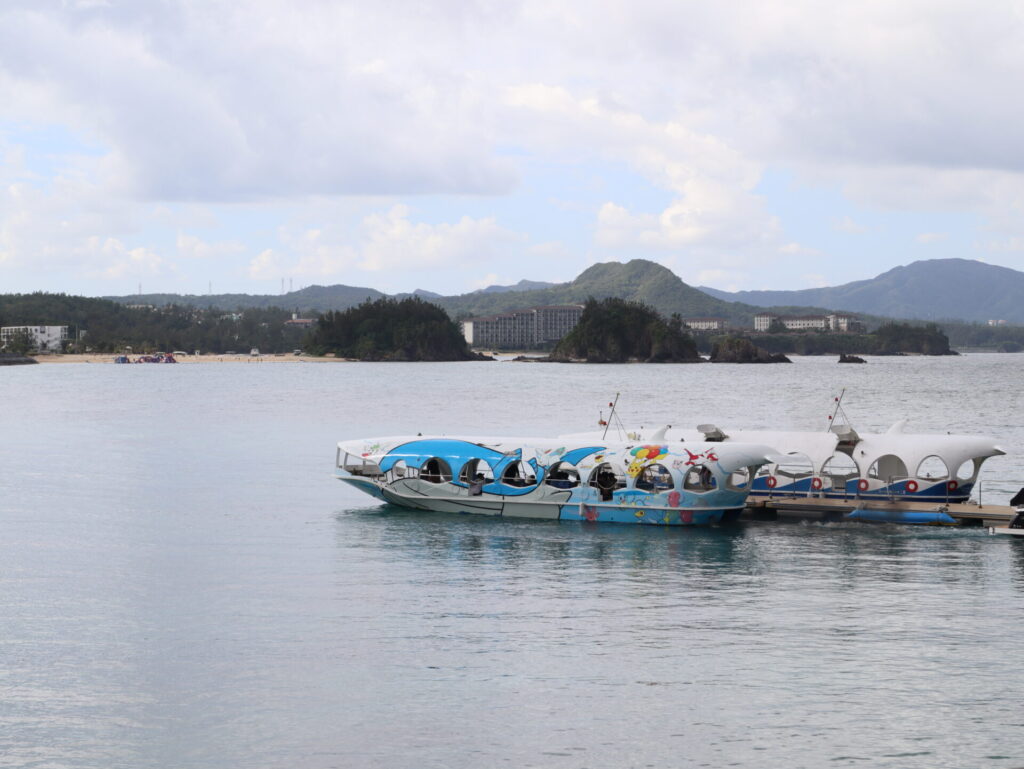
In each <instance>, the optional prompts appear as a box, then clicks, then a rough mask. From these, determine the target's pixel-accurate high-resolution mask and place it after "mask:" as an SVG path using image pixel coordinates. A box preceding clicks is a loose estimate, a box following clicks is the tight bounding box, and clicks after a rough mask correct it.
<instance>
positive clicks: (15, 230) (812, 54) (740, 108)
mask: <svg viewBox="0 0 1024 769" xmlns="http://www.w3.org/2000/svg"><path fill="white" fill-rule="evenodd" d="M1021 83H1024V7H1022V6H1021V5H1020V4H1019V3H1011V2H1001V1H1000V0H991V1H990V2H987V3H982V4H968V3H965V2H962V1H961V0H957V2H949V1H948V0H924V1H919V0H899V1H898V2H893V1H892V0H884V1H876V0H860V1H859V2H856V3H834V2H801V1H792V2H776V1H775V0H756V1H754V2H744V1H743V0H730V2H714V1H709V2H687V1H686V0H669V1H665V2H662V1H660V0H621V1H617V0H558V1H557V2H552V0H519V1H517V0H494V1H493V2H492V1H491V0H430V2H423V1H422V0H420V1H418V2H413V1H412V0H408V1H402V2H395V1H392V0H372V2H371V1H370V0H363V1H362V2H336V1H327V0H324V1H320V0H247V1H246V2H244V3H240V2H237V0H232V1H231V2H228V1H226V0H124V1H122V2H118V1H116V0H109V1H107V2H104V1H103V0H0V293H9V292H29V291H62V292H67V293H73V294H84V295H89V296H99V295H122V294H131V293H136V292H137V291H139V290H140V288H141V290H142V292H143V293H156V292H172V293H190V294H205V293H207V292H210V291H212V292H213V293H227V292H245V293H260V294H276V293H280V292H281V290H282V288H284V289H285V290H287V289H299V288H301V287H304V286H307V285H311V284H320V285H329V284H335V283H344V284H347V285H353V286H368V287H372V288H376V289H379V290H381V291H386V292H389V293H395V292H402V291H412V290H414V289H417V288H419V289H426V290H429V291H435V292H438V293H442V294H455V293H463V292H466V291H472V290H475V289H478V288H482V287H485V286H488V285H491V284H511V283H515V282H517V281H519V280H520V279H523V278H526V279H530V280H546V281H552V282H561V281H567V280H571V279H573V278H574V277H576V275H578V274H579V273H580V272H582V271H583V270H584V269H586V268H587V267H588V266H590V265H592V264H595V263H598V262H608V261H622V262H624V261H628V260H630V259H634V258H643V259H650V260H653V261H656V262H659V263H661V264H663V265H665V266H666V267H668V268H670V269H671V270H673V271H674V272H675V273H676V274H677V275H679V277H680V278H682V279H683V280H684V281H685V282H687V283H689V284H691V285H708V286H714V287H716V288H721V289H726V290H743V289H798V288H811V287H818V286H824V285H837V284H840V283H845V282H848V281H851V280H860V279H865V278H870V277H873V276H874V275H877V274H879V273H881V272H884V271H886V270H888V269H891V268H892V267H895V266H897V265H901V264H909V263H911V262H913V261H917V260H919V259H937V258H948V257H961V258H968V259H978V260H981V261H985V262H988V263H991V264H1000V265H1005V266H1007V267H1012V268H1016V269H1022V268H1024V216H1022V214H1024V139H1022V138H1021V137H1022V134H1021V126H1022V125H1024V120H1022V117H1024V100H1022V99H1021V98H1020V87H1021V86H1020V84H1021Z"/></svg>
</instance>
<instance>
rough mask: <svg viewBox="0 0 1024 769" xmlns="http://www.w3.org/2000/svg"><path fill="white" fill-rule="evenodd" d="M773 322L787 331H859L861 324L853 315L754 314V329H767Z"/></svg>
mask: <svg viewBox="0 0 1024 769" xmlns="http://www.w3.org/2000/svg"><path fill="white" fill-rule="evenodd" d="M773 323H781V324H782V325H783V326H785V328H786V330H787V331H844V332H850V331H859V330H862V329H863V325H862V324H861V323H860V321H858V320H857V318H856V317H855V316H853V315H844V314H842V313H837V312H834V313H831V314H829V315H775V314H774V313H770V312H760V313H758V314H757V315H755V316H754V331H767V330H768V329H769V328H771V326H772V324H773Z"/></svg>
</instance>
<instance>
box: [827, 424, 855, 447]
mask: <svg viewBox="0 0 1024 769" xmlns="http://www.w3.org/2000/svg"><path fill="white" fill-rule="evenodd" d="M829 429H830V430H831V431H832V432H833V433H835V434H836V437H838V438H839V442H840V443H849V444H851V445H852V444H854V443H856V442H857V441H859V440H860V436H859V435H857V431H856V430H854V429H853V428H852V427H850V426H849V425H832V427H830V428H829Z"/></svg>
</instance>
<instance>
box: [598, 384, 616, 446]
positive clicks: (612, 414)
mask: <svg viewBox="0 0 1024 769" xmlns="http://www.w3.org/2000/svg"><path fill="white" fill-rule="evenodd" d="M618 404H619V393H615V400H614V401H613V402H612V403H609V404H608V407H609V408H610V409H611V412H610V413H609V414H608V421H607V422H605V423H604V433H602V434H601V440H602V441H603V440H604V439H605V437H606V436H607V435H608V426H609V425H610V424H611V423H612V420H613V419H615V418H616V417H615V407H616V406H617V405H618Z"/></svg>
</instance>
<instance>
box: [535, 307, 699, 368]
mask: <svg viewBox="0 0 1024 769" xmlns="http://www.w3.org/2000/svg"><path fill="white" fill-rule="evenodd" d="M551 360H554V361H563V362H564V361H586V362H587V363H626V362H629V361H642V362H646V363H693V362H696V361H700V360H702V359H701V357H700V356H699V355H698V354H697V345H696V343H695V342H694V341H693V338H692V337H690V335H689V334H687V333H686V332H685V331H683V322H682V319H681V318H680V317H679V316H678V315H673V316H672V318H671V319H670V320H669V321H665V319H664V318H662V317H661V316H660V315H659V314H658V313H657V312H655V311H654V310H652V309H651V308H650V307H648V306H646V305H643V304H640V303H639V302H629V301H626V300H624V299H616V298H614V297H609V298H606V299H601V300H597V299H594V298H590V299H588V300H587V302H586V304H585V305H584V309H583V315H582V316H581V317H580V322H579V323H578V324H577V325H576V327H575V328H574V329H573V330H572V331H570V332H569V333H568V334H567V335H566V336H565V337H563V338H562V341H560V342H559V343H558V344H557V345H556V346H555V349H554V350H553V351H552V353H551Z"/></svg>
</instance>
